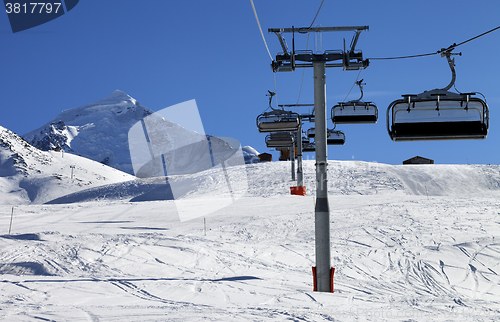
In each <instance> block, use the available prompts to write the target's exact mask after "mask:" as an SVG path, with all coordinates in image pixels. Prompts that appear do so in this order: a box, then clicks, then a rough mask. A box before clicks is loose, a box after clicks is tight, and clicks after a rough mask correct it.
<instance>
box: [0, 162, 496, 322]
mask: <svg viewBox="0 0 500 322" xmlns="http://www.w3.org/2000/svg"><path fill="white" fill-rule="evenodd" d="M329 163H330V165H329V183H328V184H329V191H330V199H329V201H330V209H331V245H332V266H334V267H335V268H336V272H335V293H334V294H326V293H315V292H312V273H311V267H312V266H314V262H315V254H314V190H315V188H314V163H313V161H307V162H306V163H305V167H304V169H305V175H306V185H307V192H308V195H307V196H305V197H302V196H291V195H289V187H290V186H291V185H294V183H292V182H291V181H290V168H289V163H288V162H286V163H285V162H275V163H268V164H252V165H246V166H245V167H244V169H245V171H246V177H247V179H248V193H247V194H246V195H245V196H244V197H242V198H241V199H239V200H237V201H236V202H234V203H233V204H231V205H230V206H228V207H226V208H223V209H220V210H218V211H217V212H216V213H215V214H213V215H211V216H207V217H206V218H205V220H206V224H207V230H206V235H205V230H204V220H203V219H204V218H201V217H200V218H195V219H193V220H190V221H185V222H181V221H180V220H179V218H178V215H177V212H176V208H175V202H174V200H164V201H161V200H156V201H143V202H130V201H126V200H127V198H130V199H134V198H137V196H140V195H141V194H144V191H142V192H141V189H139V188H140V187H141V185H140V184H138V185H136V186H135V188H134V189H135V190H134V191H135V192H134V193H131V194H129V195H128V197H127V198H124V199H123V200H119V199H118V198H115V197H113V196H111V197H110V198H109V199H105V198H100V199H99V200H97V201H95V200H94V201H92V197H91V196H92V195H93V194H92V193H93V192H92V191H94V190H93V189H91V190H87V192H85V191H81V192H80V193H79V195H78V196H79V197H78V198H79V199H81V200H83V199H85V200H86V202H77V199H78V198H76V197H74V198H73V200H72V201H73V203H69V204H51V205H39V204H31V205H20V206H16V207H15V209H14V220H13V225H12V235H10V236H8V235H6V234H7V232H8V225H9V222H10V211H11V207H10V206H0V230H4V233H5V235H0V258H1V260H0V272H1V273H2V277H3V278H2V280H1V281H0V285H1V287H2V292H1V293H0V309H1V310H0V317H1V319H2V320H6V321H8V320H16V321H32V320H40V319H41V320H49V321H61V320H71V321H119V320H120V321H123V320H126V321H186V320H188V321H202V320H203V321H205V320H214V321H266V320H269V321H290V320H291V321H456V320H461V321H495V320H498V319H499V318H500V300H499V299H500V288H499V286H500V283H499V282H500V278H499V275H498V274H499V270H500V267H499V266H500V242H499V236H500V221H499V215H500V210H499V209H500V202H499V201H498V186H497V181H496V179H497V178H498V176H499V175H500V171H498V170H499V169H498V167H497V166H466V165H464V166H459V165H456V166H455V165H450V166H446V165H438V166H410V167H407V166H390V165H380V164H369V163H362V162H335V161H330V162H329ZM240 170H241V169H240ZM195 179H196V180H198V181H196V180H195ZM172 180H174V179H172ZM175 180H180V181H179V182H181V181H182V180H187V181H186V182H193V180H195V181H196V182H197V184H196V185H195V188H193V189H191V190H190V191H189V193H186V196H185V197H184V198H186V199H189V198H195V197H197V196H198V197H203V198H206V200H210V199H209V198H208V197H210V195H212V196H213V197H216V196H217V194H218V193H219V190H218V189H219V188H220V189H223V188H224V189H225V186H224V184H225V183H224V181H214V180H212V179H211V178H210V174H209V172H205V173H200V174H197V177H196V176H195V178H194V179H193V178H192V177H191V178H185V177H178V178H175ZM119 186H120V185H118V184H117V187H119ZM121 187H123V185H121ZM196 187H199V188H196ZM330 188H331V189H330ZM148 189H149V188H148ZM426 190H427V191H426ZM137 191H139V192H137ZM220 191H222V190H220ZM91 192H92V193H91ZM86 193H87V195H85V194H86ZM123 196H124V194H122V197H123ZM207 202H209V201H207ZM209 206H210V205H209ZM2 227H3V228H2ZM0 233H1V231H0Z"/></svg>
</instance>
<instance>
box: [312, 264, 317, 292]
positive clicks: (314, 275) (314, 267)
mask: <svg viewBox="0 0 500 322" xmlns="http://www.w3.org/2000/svg"><path fill="white" fill-rule="evenodd" d="M316 285H317V284H316V266H313V292H316V291H317V290H318V289H317V287H316Z"/></svg>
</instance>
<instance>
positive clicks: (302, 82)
mask: <svg viewBox="0 0 500 322" xmlns="http://www.w3.org/2000/svg"><path fill="white" fill-rule="evenodd" d="M324 2H325V0H323V1H321V4H320V5H319V9H318V12H316V16H314V19H313V21H312V22H311V24H310V25H309V29H310V28H311V27H312V25H313V24H314V22H315V21H316V18H318V14H319V12H320V11H321V7H323V3H324ZM309 35H310V34H309V33H307V43H306V51H307V50H308V49H309ZM305 73H306V69H305V68H304V69H303V70H302V80H301V81H300V89H299V97H298V98H297V104H299V101H300V95H301V94H302V85H303V84H304V75H305Z"/></svg>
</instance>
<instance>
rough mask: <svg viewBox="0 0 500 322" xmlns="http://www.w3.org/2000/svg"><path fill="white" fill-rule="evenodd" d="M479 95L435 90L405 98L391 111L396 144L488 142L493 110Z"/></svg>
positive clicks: (389, 118) (390, 126) (390, 129)
mask: <svg viewBox="0 0 500 322" xmlns="http://www.w3.org/2000/svg"><path fill="white" fill-rule="evenodd" d="M473 95H475V93H459V94H457V93H452V92H448V91H443V90H433V91H428V92H424V93H422V94H419V95H403V99H398V100H395V101H394V102H392V103H391V104H390V105H389V107H388V109H387V131H388V133H389V136H390V137H391V139H392V140H393V141H417V140H464V139H485V138H486V136H487V134H488V127H489V124H488V123H489V110H488V105H487V104H486V102H485V101H483V100H482V99H480V98H478V97H473Z"/></svg>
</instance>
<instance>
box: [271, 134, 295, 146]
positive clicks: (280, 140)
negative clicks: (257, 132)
mask: <svg viewBox="0 0 500 322" xmlns="http://www.w3.org/2000/svg"><path fill="white" fill-rule="evenodd" d="M294 141H295V140H294V135H292V134H291V133H290V132H276V133H271V134H268V135H266V146H267V147H268V148H278V147H292V146H293V144H294Z"/></svg>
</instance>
